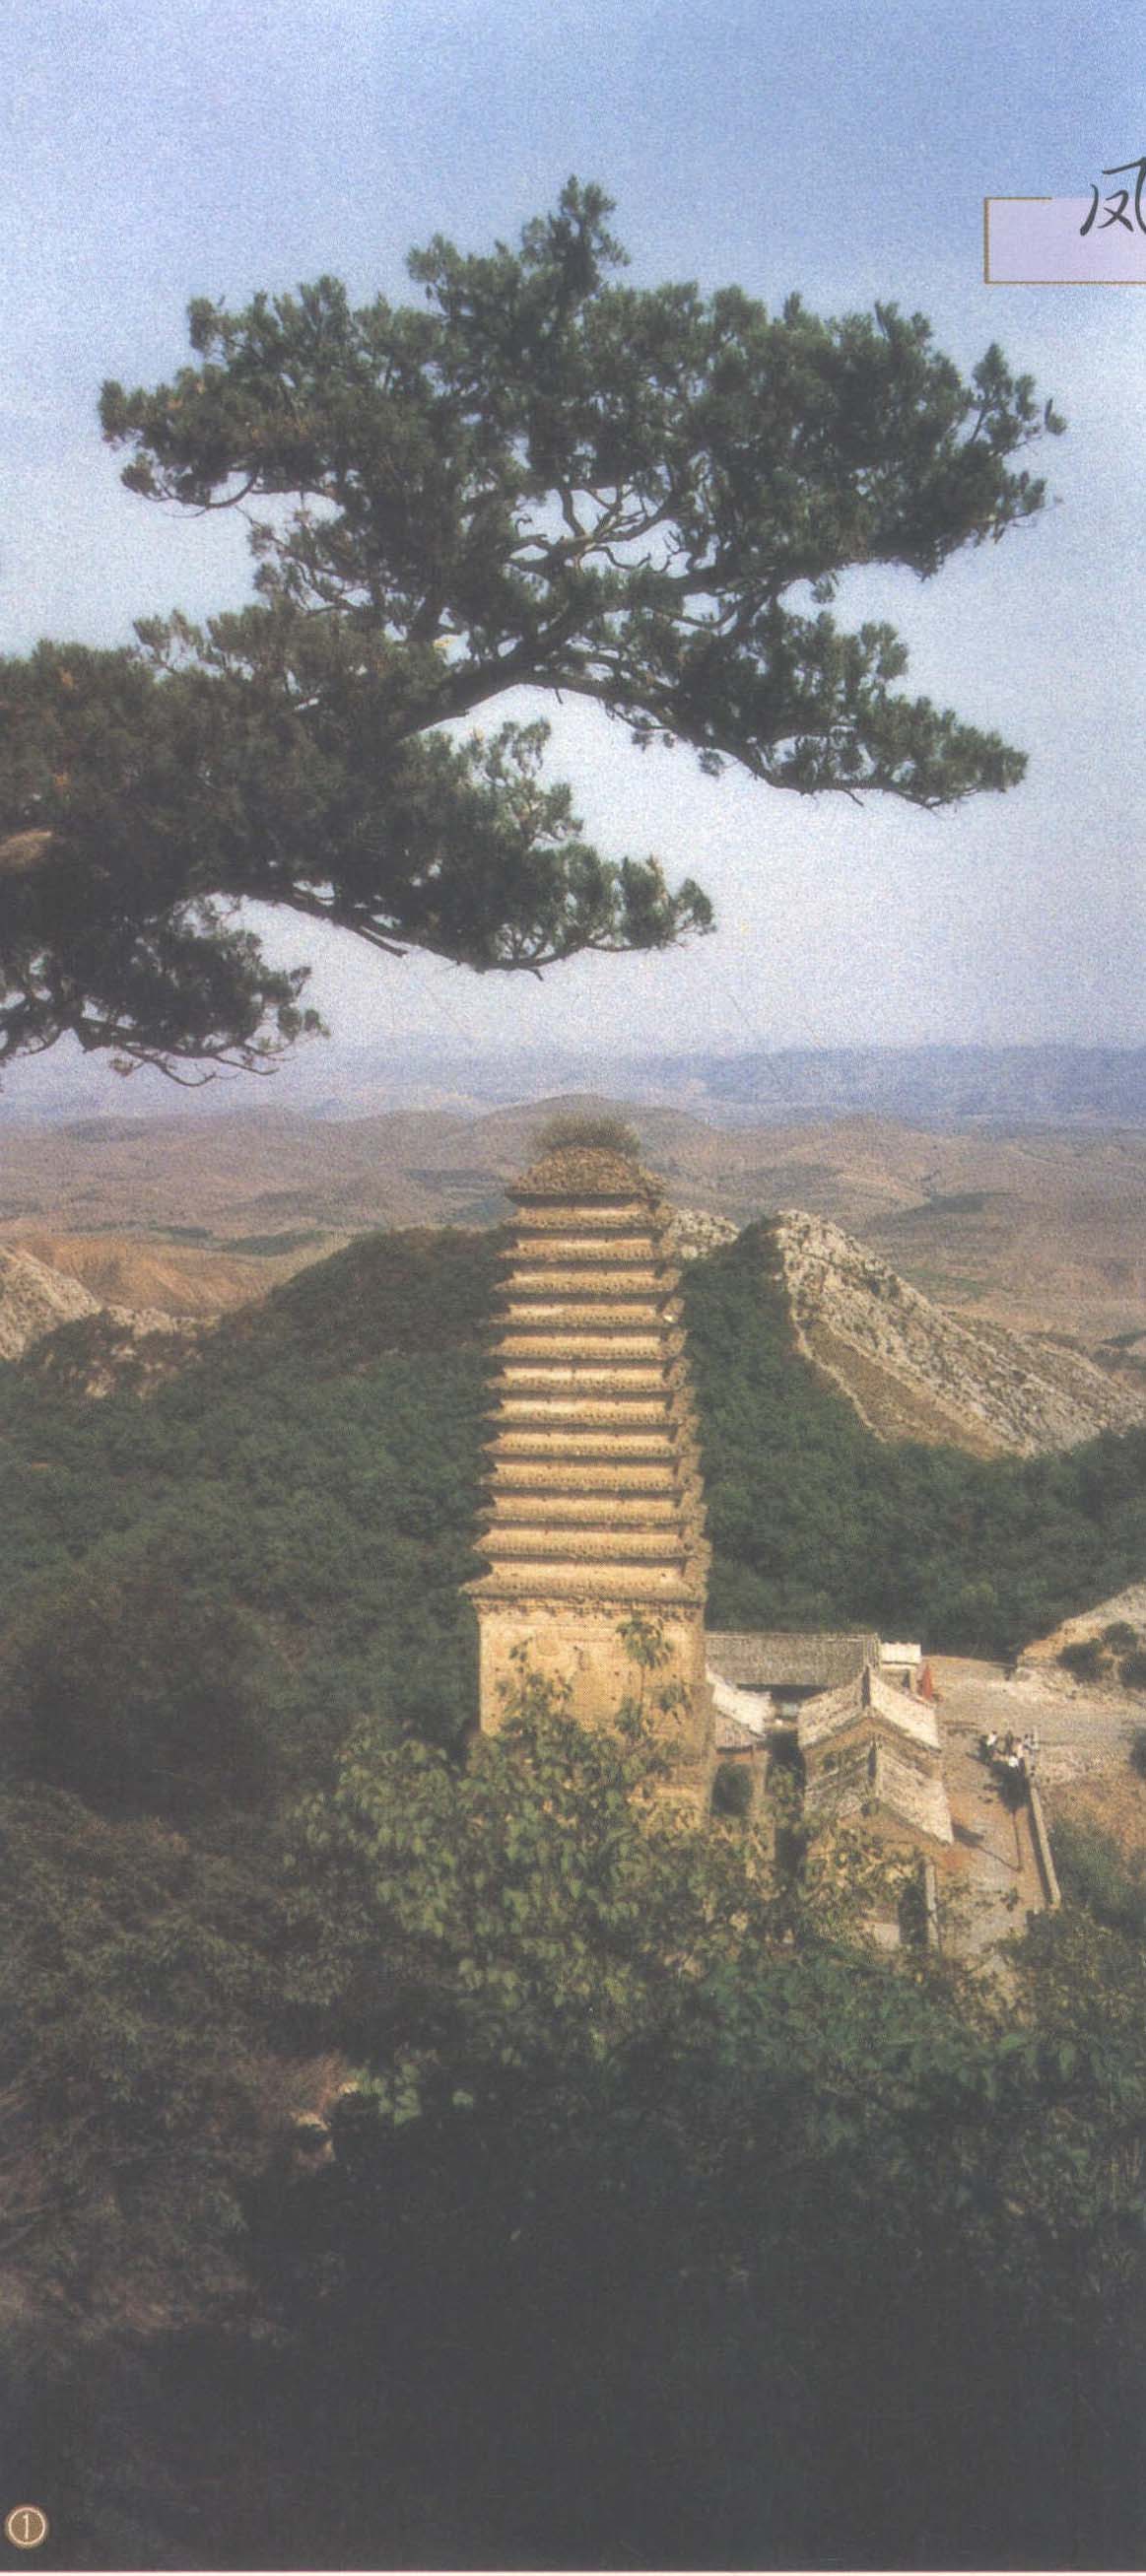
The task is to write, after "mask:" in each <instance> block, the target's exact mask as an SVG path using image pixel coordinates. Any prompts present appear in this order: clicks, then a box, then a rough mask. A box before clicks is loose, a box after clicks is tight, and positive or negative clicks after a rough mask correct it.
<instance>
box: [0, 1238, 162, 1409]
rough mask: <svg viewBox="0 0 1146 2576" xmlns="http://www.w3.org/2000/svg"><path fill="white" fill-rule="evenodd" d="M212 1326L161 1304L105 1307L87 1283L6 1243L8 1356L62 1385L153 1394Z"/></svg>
mask: <svg viewBox="0 0 1146 2576" xmlns="http://www.w3.org/2000/svg"><path fill="white" fill-rule="evenodd" d="M204 1329H206V1327H205V1326H204V1324H203V1323H198V1324H194V1323H190V1322H189V1321H188V1319H187V1318H185V1317H182V1316H178V1317H177V1316H174V1315H168V1314H164V1313H162V1312H161V1311H160V1310H159V1309H158V1308H154V1309H152V1308H145V1309H142V1310H140V1309H137V1308H129V1307H125V1306H105V1305H101V1303H100V1300H99V1299H98V1297H93V1295H92V1293H91V1290H90V1288H85V1287H84V1285H83V1282H82V1280H79V1279H72V1278H70V1277H69V1276H68V1274H67V1273H66V1272H65V1271H62V1270H53V1269H51V1268H50V1267H49V1265H48V1264H47V1262H44V1261H37V1260H36V1259H35V1258H34V1256H33V1255H32V1254H31V1253H25V1252H13V1251H11V1250H8V1249H6V1248H5V1247H4V1246H3V1245H0V1360H27V1361H28V1363H29V1365H31V1366H32V1367H34V1368H35V1369H36V1371H37V1374H38V1375H40V1376H41V1377H44V1378H46V1379H49V1380H50V1381H51V1382H52V1383H53V1384H54V1385H55V1386H56V1387H57V1388H59V1389H64V1388H66V1389H67V1390H68V1392H70V1393H76V1394H82V1395H92V1396H100V1395H110V1394H111V1393H112V1391H113V1389H114V1388H116V1387H119V1386H123V1385H131V1386H132V1387H133V1388H135V1389H136V1391H137V1392H146V1391H148V1390H149V1389H150V1387H151V1386H153V1385H157V1384H158V1383H159V1382H160V1379H161V1378H163V1377H166V1376H170V1374H171V1370H172V1368H173V1367H181V1366H182V1364H183V1362H184V1360H185V1359H186V1358H187V1357H188V1356H189V1354H190V1353H191V1351H192V1350H193V1349H194V1347H195V1345H196V1342H197V1340H198V1338H199V1336H200V1335H201V1334H202V1332H203V1331H204Z"/></svg>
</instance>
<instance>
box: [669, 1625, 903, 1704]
mask: <svg viewBox="0 0 1146 2576" xmlns="http://www.w3.org/2000/svg"><path fill="white" fill-rule="evenodd" d="M705 1649H706V1652H707V1656H708V1661H709V1664H710V1666H711V1668H712V1670H713V1672H714V1673H719V1674H720V1677H721V1679H722V1681H727V1682H733V1683H735V1684H737V1685H738V1686H739V1687H740V1688H741V1689H743V1688H744V1687H745V1686H746V1685H752V1686H754V1687H755V1688H756V1689H758V1690H779V1689H782V1688H783V1686H784V1684H785V1683H788V1684H789V1685H790V1686H791V1687H792V1688H793V1689H799V1690H806V1689H808V1688H809V1687H811V1688H812V1689H814V1690H831V1689H833V1688H834V1686H835V1685H836V1684H837V1683H838V1682H844V1681H850V1680H851V1679H852V1678H853V1677H855V1678H858V1676H859V1675H860V1673H862V1671H863V1669H864V1666H865V1664H873V1663H878V1660H879V1639H878V1637H875V1636H869V1635H866V1634H863V1633H861V1632H857V1633H856V1634H854V1635H852V1634H842V1633H840V1632H838V1631H833V1630H829V1629H810V1630H809V1629H783V1628H756V1629H747V1630H746V1629H739V1628H712V1629H710V1630H709V1633H708V1635H707V1637H706V1639H705Z"/></svg>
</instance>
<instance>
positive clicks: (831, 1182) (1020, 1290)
mask: <svg viewBox="0 0 1146 2576" xmlns="http://www.w3.org/2000/svg"><path fill="white" fill-rule="evenodd" d="M228 1097H229V1096H228V1095H221V1094H220V1093H219V1092H216V1093H214V1094H213V1095H212V1094H208V1099H209V1100H210V1099H212V1098H214V1100H215V1101H216V1102H217V1104H218V1109H219V1110H220V1111H222V1110H223V1108H224V1105H225V1103H226V1102H227V1101H228ZM241 1101H242V1110H241V1113H240V1112H239V1111H238V1110H237V1109H234V1108H231V1109H229V1114H216V1115H215V1116H213V1117H212V1116H210V1115H200V1116H199V1117H182V1116H178V1115H174V1114H173V1115H170V1116H168V1117H166V1118H155V1117H153V1118H137V1119H132V1118H118V1119H117V1118H81V1119H71V1120H65V1119H62V1118H61V1119H56V1120H53V1121H51V1122H49V1123H42V1122H41V1123H38V1124H32V1123H29V1122H26V1121H25V1122H20V1121H18V1120H16V1119H15V1118H12V1119H10V1120H9V1121H8V1122H7V1124H6V1125H4V1126H3V1127H0V1243H4V1244H7V1245H8V1246H9V1248H10V1249H12V1250H14V1251H20V1252H23V1253H27V1254H30V1255H31V1256H32V1257H33V1258H34V1259H38V1260H41V1261H45V1262H48V1263H50V1264H52V1265H54V1266H56V1267H58V1268H60V1269H63V1270H66V1271H68V1272H70V1273H71V1274H72V1275H73V1276H75V1277H78V1278H80V1279H81V1280H82V1281H83V1282H84V1284H85V1286H87V1287H88V1288H89V1289H90V1290H91V1291H92V1293H93V1295H95V1296H96V1297H97V1298H99V1299H101V1300H106V1301H108V1302H109V1303H114V1304H118V1305H124V1306H147V1307H161V1308H165V1309H167V1310H168V1311H169V1312H172V1313H192V1314H194V1313H202V1312H204V1311H211V1310H218V1308H220V1307H223V1306H229V1305H231V1304H234V1303H237V1302H242V1301H244V1300H245V1299H247V1298H249V1297H251V1296H254V1295H257V1294H258V1293H259V1290H260V1289H261V1288H263V1287H264V1286H267V1285H270V1284H271V1283H272V1280H273V1279H275V1278H281V1277H282V1276H284V1275H285V1272H286V1271H287V1270H290V1269H295V1268H298V1267H299V1266H300V1265H301V1264H303V1263H306V1262H310V1261H313V1260H315V1259H316V1258H318V1257H319V1256H320V1255H321V1254H322V1253H324V1252H330V1251H334V1250H335V1249H337V1247H338V1245H339V1244H340V1243H345V1242H347V1241H349V1239H350V1237H351V1236H352V1235H356V1234H360V1233H363V1232H365V1231H367V1230H368V1229H370V1228H372V1227H379V1226H381V1227H402V1226H422V1225H429V1226H441V1225H462V1226H483V1225H489V1224H493V1223H496V1222H498V1221H499V1220H500V1219H502V1218H503V1217H504V1216H505V1215H506V1214H507V1212H508V1205H507V1200H506V1196H505V1192H506V1189H507V1186H509V1185H511V1184H512V1181H513V1179H514V1177H515V1175H516V1174H517V1173H519V1172H520V1171H521V1169H522V1167H523V1165H524V1164H525V1163H526V1162H527V1161H528V1160H529V1158H530V1155H531V1153H532V1152H533V1150H534V1147H535V1143H536V1138H537V1134H538V1130H539V1127H540V1126H541V1124H542V1122H543V1120H544V1117H545V1116H546V1115H547V1113H548V1111H549V1110H550V1109H561V1110H568V1109H571V1108H582V1107H592V1108H594V1109H599V1108H601V1107H602V1106H605V1105H608V1106H609V1107H610V1108H612V1109H614V1110H618V1111H619V1112H620V1113H621V1115H622V1116H625V1117H628V1118H629V1119H630V1120H631V1122H632V1124H633V1125H634V1126H635V1128H636V1129H637V1132H638V1134H639V1137H640V1142H641V1147H642V1151H643V1153H644V1156H645V1159H646V1161H647V1162H648V1163H649V1164H650V1166H651V1167H652V1169H653V1170H654V1171H656V1172H658V1173H659V1174H660V1175H661V1178H662V1180H663V1182H664V1185H665V1189H666V1192H667V1195H668V1196H669V1198H670V1199H671V1200H672V1201H673V1202H674V1204H675V1205H676V1206H678V1207H688V1208H702V1209H707V1210H708V1211H709V1212H710V1213H711V1214H712V1215H714V1216H720V1217H724V1218H726V1219H728V1220H730V1221H731V1222H732V1223H733V1224H735V1225H743V1224H745V1223H746V1222H747V1221H748V1220H749V1219H750V1218H753V1217H759V1216H763V1215H771V1214H774V1213H775V1211H776V1210H777V1209H778V1208H803V1209H805V1210H807V1211H808V1213H809V1214H811V1215H813V1216H818V1217H823V1218H826V1219H829V1220H831V1221H832V1222H834V1223H835V1224H837V1225H842V1226H844V1227H845V1228H846V1229H847V1231H848V1232H849V1233H850V1234H854V1235H856V1236H858V1237H859V1239H860V1240H861V1242H863V1243H865V1244H866V1245H868V1246H869V1247H870V1248H871V1250H872V1251H873V1252H875V1253H877V1254H878V1255H880V1256H881V1257H882V1258H883V1259H884V1260H885V1261H887V1262H889V1263H890V1264H891V1266H892V1268H893V1269H894V1270H895V1271H896V1272H898V1274H899V1275H900V1276H901V1277H903V1278H906V1279H908V1280H910V1281H911V1282H912V1283H913V1284H914V1286H915V1287H916V1288H918V1289H920V1290H922V1292H923V1293H924V1295H926V1296H930V1297H934V1298H935V1299H937V1300H938V1301H939V1303H941V1304H943V1305H946V1306H950V1307H957V1308H959V1309H960V1310H962V1311H964V1312H967V1311H976V1312H978V1313H979V1314H981V1315H983V1316H984V1317H993V1318H994V1320H995V1321H997V1322H1000V1323H1005V1324H1007V1325H1009V1326H1010V1327H1011V1328H1013V1329H1014V1328H1017V1329H1018V1330H1020V1331H1023V1330H1034V1331H1039V1330H1042V1331H1048V1330H1049V1331H1052V1332H1057V1333H1060V1334H1062V1333H1065V1334H1068V1335H1071V1336H1073V1337H1077V1338H1078V1339H1079V1341H1080V1342H1081V1343H1082V1344H1083V1345H1084V1346H1085V1347H1089V1348H1091V1349H1093V1348H1095V1347H1097V1345H1098V1344H1099V1343H1102V1342H1112V1341H1114V1340H1115V1339H1117V1341H1118V1343H1119V1345H1120V1347H1121V1351H1122V1354H1123V1358H1124V1359H1125V1358H1126V1357H1131V1358H1133V1359H1136V1360H1138V1361H1139V1362H1142V1361H1146V1122H1143V1124H1142V1125H1139V1126H1135V1125H1134V1124H1132V1123H1129V1122H1124V1123H1122V1124H1121V1125H1119V1124H1116V1123H1114V1122H1111V1123H1110V1124H1109V1125H1106V1126H1103V1125H1102V1124H1101V1123H1100V1122H1098V1121H1095V1122H1094V1123H1093V1124H1089V1125H1087V1124H1084V1123H1083V1122H1082V1121H1081V1119H1080V1120H1076V1121H1074V1122H1073V1123H1072V1122H1070V1121H1069V1120H1067V1121H1062V1120H1060V1121H1059V1123H1058V1124H1057V1125H1054V1124H1051V1123H1046V1124H1042V1125H1036V1124H1034V1123H1022V1124H1021V1123H1019V1122H1015V1123H1014V1124H1012V1126H1011V1127H1010V1128H1007V1127H1005V1126H1004V1125H1003V1124H1002V1122H1000V1123H999V1124H998V1125H997V1126H995V1125H990V1124H988V1122H986V1121H984V1122H982V1123H979V1124H976V1123H975V1122H973V1121H968V1122H967V1123H965V1124H963V1125H961V1126H959V1125H955V1124H954V1123H952V1124H943V1125H941V1124H940V1123H939V1122H938V1121H936V1122H934V1123H933V1124H931V1125H926V1124H920V1123H919V1122H915V1123H912V1122H909V1121H907V1120H904V1119H893V1118H876V1117H874V1116H872V1115H870V1114H868V1115H860V1114H856V1113H854V1112H853V1113H852V1114H851V1115H850V1116H845V1115H843V1114H840V1113H836V1114H835V1115H827V1114H825V1115H822V1116H821V1117H819V1118H817V1119H813V1118H811V1117H810V1116H808V1117H797V1116H790V1117H789V1118H788V1119H787V1121H786V1122H781V1121H778V1120H776V1119H764V1118H758V1119H753V1118H752V1117H750V1116H749V1115H748V1114H747V1113H745V1114H744V1115H743V1116H742V1117H739V1118H738V1119H737V1120H736V1122H735V1123H732V1122H731V1121H729V1122H724V1123H720V1122H717V1121H716V1120H715V1119H714V1118H713V1116H712V1114H711V1112H710V1111H709V1109H708V1107H707V1104H704V1103H701V1104H699V1106H698V1105H696V1104H693V1105H690V1106H688V1107H686V1106H684V1105H673V1104H671V1103H665V1102H663V1101H658V1102H656V1103H655V1104H654V1103H648V1102H644V1101H641V1100H640V1099H637V1098H635V1097H634V1096H633V1094H632V1093H631V1092H630V1093H628V1094H626V1093H621V1094H620V1095H619V1096H618V1095H616V1094H614V1095H613V1096H612V1098H611V1099H609V1100H608V1101H607V1102H603V1101H602V1099H601V1096H600V1095H596V1096H595V1097H594V1096H593V1095H588V1096H587V1095H585V1094H583V1093H582V1094H579V1095H578V1094H574V1095H572V1096H570V1095H569V1094H568V1093H566V1094H565V1095H558V1096H557V1097H556V1098H554V1097H553V1096H552V1095H551V1096H550V1098H549V1099H548V1100H547V1101H538V1100H536V1099H534V1100H532V1101H530V1100H523V1099H520V1098H516V1099H515V1100H514V1101H513V1102H512V1103H511V1104H508V1105H490V1104H488V1103H487V1104H486V1105H485V1106H484V1107H479V1108H475V1107H474V1106H472V1105H470V1106H467V1107H465V1108H461V1109H459V1108H456V1107H455V1108H451V1109H436V1110H434V1109H427V1108H405V1109H397V1110H390V1111H388V1112H383V1113H377V1112H376V1113H374V1114H373V1115H370V1116H365V1115H359V1116H351V1115H349V1114H345V1115H343V1116H342V1117H340V1118H335V1117H333V1116H330V1117H316V1116H315V1115H314V1114H313V1112H309V1113H308V1112H307V1111H306V1110H305V1109H301V1108H299V1107H297V1106H296V1107H293V1108H291V1107H288V1106H287V1105H285V1104H284V1105H282V1106H280V1105H279V1102H278V1096H277V1095H276V1093H275V1092H274V1090H273V1089H272V1087H271V1086H270V1085H258V1084H256V1085H244V1086H243V1087H242V1093H241Z"/></svg>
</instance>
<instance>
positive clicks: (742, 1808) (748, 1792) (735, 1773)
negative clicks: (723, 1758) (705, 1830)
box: [712, 1762, 752, 1817]
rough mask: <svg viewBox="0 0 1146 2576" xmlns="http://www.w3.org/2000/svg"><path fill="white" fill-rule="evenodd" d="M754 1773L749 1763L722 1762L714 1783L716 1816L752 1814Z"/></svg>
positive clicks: (713, 1799)
mask: <svg viewBox="0 0 1146 2576" xmlns="http://www.w3.org/2000/svg"><path fill="white" fill-rule="evenodd" d="M751 1808H752V1773H751V1771H750V1770H749V1768H748V1765H747V1763H743V1762H721V1763H718V1765H717V1770H716V1777H715V1779H714V1781H713V1783H712V1812H713V1815H714V1816H736V1817H743V1816H747V1815H749V1814H750V1813H751Z"/></svg>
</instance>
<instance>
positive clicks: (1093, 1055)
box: [0, 1041, 1146, 1135]
mask: <svg viewBox="0 0 1146 2576" xmlns="http://www.w3.org/2000/svg"><path fill="white" fill-rule="evenodd" d="M570 1091H578V1092H585V1091H592V1092H595V1093H608V1094H611V1095H612V1096H614V1097H620V1098H624V1099H627V1100H630V1101H634V1102H639V1103H642V1104H645V1105H653V1104H656V1105H659V1106H662V1107H666V1108H680V1109H687V1110H689V1111H690V1112H691V1113H692V1114H693V1116H695V1117H699V1118H703V1119H707V1120H709V1121H710V1122H712V1123H715V1124H717V1125H722V1126H740V1125H743V1124H745V1123H751V1124H753V1125H759V1124H774V1125H780V1126H784V1125H790V1124H792V1123H794V1122H799V1121H803V1120H820V1119H825V1118H839V1117H856V1116H871V1117H879V1118H891V1119H902V1120H904V1121H905V1122H907V1123H908V1124H910V1125H912V1126H915V1127H934V1128H936V1129H944V1128H952V1127H959V1128H970V1127H974V1128H979V1129H992V1128H1001V1129H1014V1128H1017V1127H1033V1126H1050V1127H1068V1126H1078V1127H1083V1128H1086V1127H1103V1126H1105V1127H1110V1126H1115V1127H1127V1126H1129V1127H1141V1126H1146V1047H1110V1046H1102V1047H1082V1046H1005V1047H988V1046H966V1047H952V1046H910V1047H777V1048H774V1049H756V1050H752V1051H748V1052H741V1053H737V1054H728V1055H724V1054H704V1053H697V1054H689V1055H628V1056H626V1055H620V1054H615V1053H612V1052H607V1051H596V1052H594V1051H592V1050H590V1049H588V1048H584V1049H576V1048H563V1047H553V1048H531V1049H521V1050H516V1051H514V1052H511V1053H505V1054H503V1053H499V1052H497V1051H496V1050H494V1049H492V1048H491V1049H489V1050H484V1051H483V1050H479V1049H477V1048H463V1047H459V1046H457V1045H453V1046H449V1045H447V1046H445V1047H439V1046H433V1047H431V1046H427V1045H426V1043H425V1042H424V1041H422V1042H415V1043H413V1044H411V1045H410V1046H404V1047H402V1048H401V1050H400V1052H398V1053H395V1050H394V1048H393V1047H392V1046H388V1047H380V1046H379V1047H373V1046H371V1047H349V1046H345V1045H341V1044H338V1043H335V1042H333V1041H332V1042H330V1043H328V1044H324V1043H322V1042H317V1043H315V1044H313V1045H309V1046H300V1047H299V1048H298V1049H297V1050H296V1052H295V1053H294V1055H292V1056H290V1057H288V1058H286V1059H285V1061H284V1062H283V1064H282V1065H281V1066H280V1067H279V1070H278V1071H277V1072H276V1073H275V1074H274V1075H273V1077H271V1078H270V1079H269V1080H267V1081H265V1082H262V1083H259V1082H256V1081H254V1080H253V1079H252V1078H251V1077H236V1078H234V1079H232V1080H230V1081H215V1082H212V1083H209V1084H208V1085H206V1086H205V1088H204V1089H202V1090H199V1091H195V1090H190V1091H188V1090H181V1089H179V1088H178V1087H177V1086H175V1085H173V1084H168V1083H165V1082H164V1081H163V1080H162V1078H161V1077H160V1076H158V1075H151V1074H139V1075H136V1076H134V1077H132V1079H131V1080H130V1081H128V1082H125V1083H124V1084H123V1085H122V1087H120V1086H117V1087H116V1089H115V1092H114V1096H113V1095H112V1094H111V1091H110V1087H109V1076H108V1073H107V1069H106V1067H105V1066H102V1065H101V1066H96V1065H85V1064H84V1062H83V1061H82V1059H75V1060H72V1059H69V1058H67V1057H65V1056H63V1055H62V1054H61V1055H59V1056H58V1057H55V1058H51V1059H49V1060H48V1061H46V1062H45V1061H44V1060H42V1059H41V1060H40V1061H38V1062H37V1063H36V1064H34V1065H22V1066H17V1067H15V1068H14V1069H13V1071H12V1072H11V1073H10V1074H9V1075H8V1076H7V1078H6V1083H5V1088H4V1089H3V1091H2V1092H0V1135H2V1133H3V1129H4V1127H5V1126H6V1125H7V1124H8V1123H9V1122H10V1121H13V1120H15V1121H17V1122H21V1123H22V1122H24V1121H26V1120H35V1121H37V1122H39V1121H49V1122H57V1121H60V1120H63V1121H65V1122H67V1121H75V1120H79V1119H83V1118H88V1117H92V1118H100V1119H107V1118H109V1117H111V1118H127V1119H129V1120H133V1119H135V1118H136V1117H137V1116H140V1115H143V1116H146V1117H149V1118H154V1117H175V1116H178V1117H181V1118H195V1117H202V1116H208V1117H215V1118H217V1117H220V1116H228V1115H232V1114H234V1113H236V1112H245V1111H248V1110H249V1109H250V1108H251V1107H252V1105H253V1103H254V1100H255V1098H256V1096H258V1097H259V1098H260V1100H261V1101H262V1102H265V1103H266V1105H268V1106H270V1105H272V1104H273V1106H274V1107H275V1108H277V1109H279V1110H291V1111H294V1112H296V1113H298V1114H299V1115H301V1116H304V1117H309V1118H322V1119H345V1118H355V1117H371V1116H378V1115H384V1114H386V1113H388V1112H393V1111H395V1110H400V1109H438V1110H453V1111H456V1112H457V1113H458V1114H460V1115H464V1114H465V1113H466V1112H467V1111H468V1112H471V1113H476V1112H479V1111H480V1110H482V1109H485V1108H491V1107H495V1106H503V1105H504V1106H508V1105H509V1104H511V1103H514V1102H527V1101H532V1100H538V1099H543V1098H547V1097H550V1096H551V1095H552V1094H554V1093H557V1092H570Z"/></svg>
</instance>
